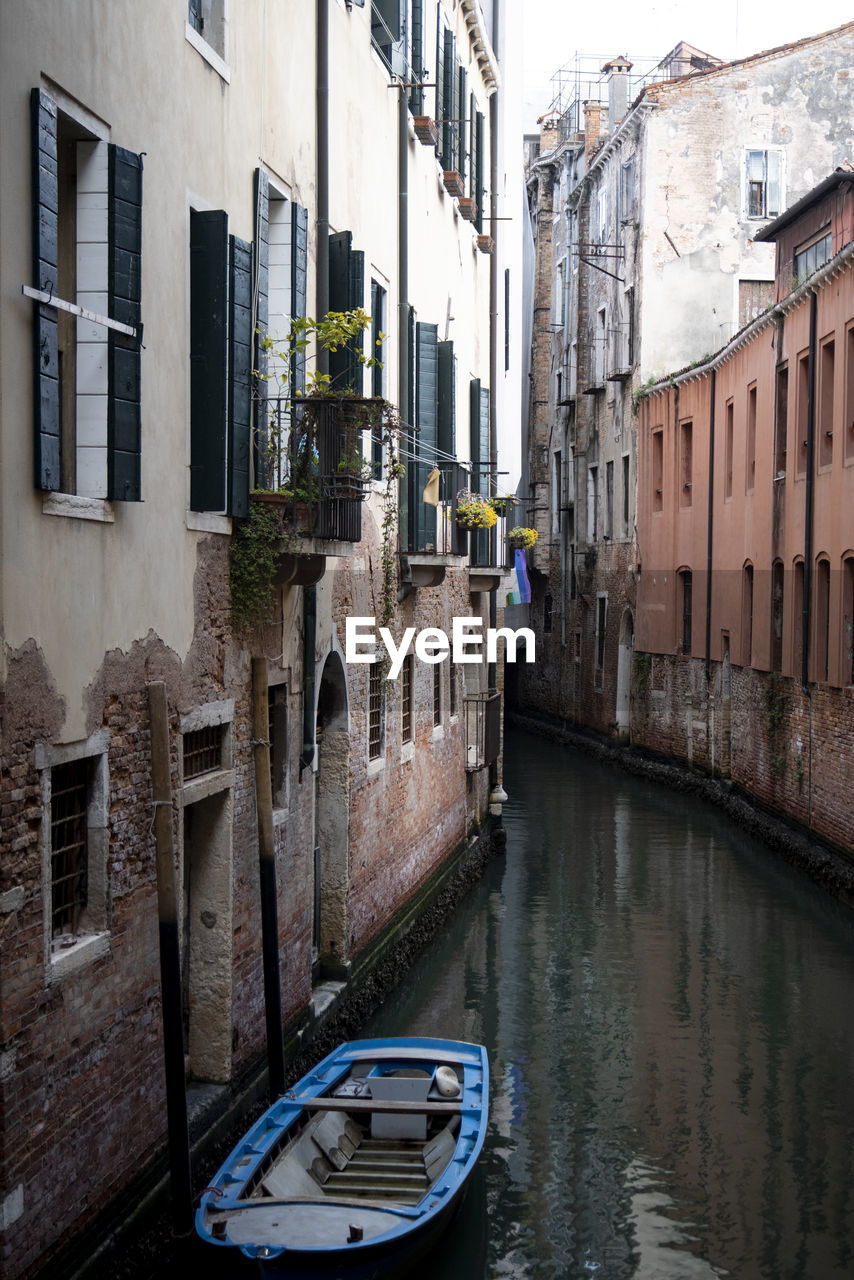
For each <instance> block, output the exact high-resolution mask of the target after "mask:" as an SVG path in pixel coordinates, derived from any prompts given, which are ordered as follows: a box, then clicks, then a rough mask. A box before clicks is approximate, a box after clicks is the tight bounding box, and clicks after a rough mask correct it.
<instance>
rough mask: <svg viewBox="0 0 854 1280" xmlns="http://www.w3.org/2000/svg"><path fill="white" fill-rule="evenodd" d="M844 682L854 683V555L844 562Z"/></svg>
mask: <svg viewBox="0 0 854 1280" xmlns="http://www.w3.org/2000/svg"><path fill="white" fill-rule="evenodd" d="M842 683H843V684H854V556H848V557H847V558H846V559H845V560H843V562H842Z"/></svg>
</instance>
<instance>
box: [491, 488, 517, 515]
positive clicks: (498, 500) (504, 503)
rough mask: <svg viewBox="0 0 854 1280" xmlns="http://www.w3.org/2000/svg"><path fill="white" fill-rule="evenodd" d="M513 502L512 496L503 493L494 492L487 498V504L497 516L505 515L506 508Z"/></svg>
mask: <svg viewBox="0 0 854 1280" xmlns="http://www.w3.org/2000/svg"><path fill="white" fill-rule="evenodd" d="M514 504H515V499H514V498H508V497H505V495H504V494H501V493H495V494H493V495H492V497H491V498H490V499H489V505H490V506H491V507H492V510H493V511H494V512H495V514H496V515H497V516H506V515H507V508H508V507H512V506H513V505H514Z"/></svg>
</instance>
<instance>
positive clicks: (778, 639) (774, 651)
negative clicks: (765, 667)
mask: <svg viewBox="0 0 854 1280" xmlns="http://www.w3.org/2000/svg"><path fill="white" fill-rule="evenodd" d="M771 670H772V671H782V670H783V562H782V560H775V561H774V564H773V565H772V566H771Z"/></svg>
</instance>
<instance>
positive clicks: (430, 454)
mask: <svg viewBox="0 0 854 1280" xmlns="http://www.w3.org/2000/svg"><path fill="white" fill-rule="evenodd" d="M438 335H439V326H438V325H435V324H425V323H424V322H423V321H420V320H419V321H418V323H417V324H416V326H415V425H416V427H417V428H418V435H417V442H416V450H417V456H418V462H417V464H416V468H415V470H416V480H415V511H416V524H415V538H416V542H415V546H416V547H417V548H418V549H420V550H424V549H425V548H426V547H428V546H433V547H435V545H436V508H435V507H431V506H429V505H428V504H427V503H425V502H424V501H423V499H422V494H423V492H424V486H425V485H426V483H427V476H428V475H429V473H430V471H431V470H432V469H433V467H434V466H435V465H436V445H437V434H438V345H439V342H438Z"/></svg>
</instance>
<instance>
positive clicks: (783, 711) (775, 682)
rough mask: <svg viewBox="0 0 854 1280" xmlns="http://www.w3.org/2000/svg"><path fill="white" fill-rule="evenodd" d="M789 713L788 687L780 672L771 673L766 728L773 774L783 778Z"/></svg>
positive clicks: (769, 674)
mask: <svg viewBox="0 0 854 1280" xmlns="http://www.w3.org/2000/svg"><path fill="white" fill-rule="evenodd" d="M788 712H789V692H788V686H787V683H786V681H785V679H784V678H783V676H782V675H781V674H780V672H779V671H769V672H768V675H767V676H766V679H765V727H766V729H767V731H768V745H769V747H770V749H771V772H772V773H773V774H774V776H775V777H777V778H782V776H783V774H784V773H785V772H786V755H787V751H788V744H787V741H786V736H785V727H786V720H787V717H788Z"/></svg>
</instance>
